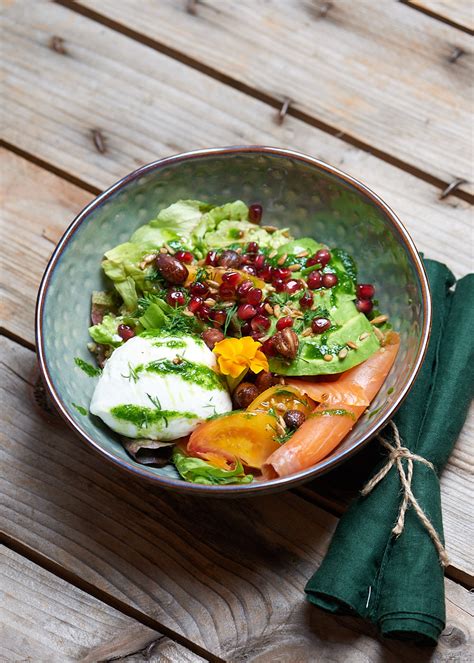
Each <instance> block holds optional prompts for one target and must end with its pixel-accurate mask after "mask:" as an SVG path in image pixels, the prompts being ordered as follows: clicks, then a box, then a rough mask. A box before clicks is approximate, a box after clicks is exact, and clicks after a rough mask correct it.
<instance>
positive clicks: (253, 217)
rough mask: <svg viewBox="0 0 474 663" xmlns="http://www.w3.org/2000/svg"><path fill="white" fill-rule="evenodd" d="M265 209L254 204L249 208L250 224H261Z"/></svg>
mask: <svg viewBox="0 0 474 663" xmlns="http://www.w3.org/2000/svg"><path fill="white" fill-rule="evenodd" d="M262 214H263V207H262V206H261V205H259V204H258V203H254V204H253V205H250V207H249V221H250V223H260V221H261V220H262Z"/></svg>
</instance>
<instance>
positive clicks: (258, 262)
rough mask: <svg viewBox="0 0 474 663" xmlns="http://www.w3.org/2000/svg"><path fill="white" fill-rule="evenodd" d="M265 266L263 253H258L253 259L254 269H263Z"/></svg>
mask: <svg viewBox="0 0 474 663" xmlns="http://www.w3.org/2000/svg"><path fill="white" fill-rule="evenodd" d="M265 266H266V262H265V256H264V255H263V253H259V255H258V256H257V257H256V258H255V269H263V268H264V267H265Z"/></svg>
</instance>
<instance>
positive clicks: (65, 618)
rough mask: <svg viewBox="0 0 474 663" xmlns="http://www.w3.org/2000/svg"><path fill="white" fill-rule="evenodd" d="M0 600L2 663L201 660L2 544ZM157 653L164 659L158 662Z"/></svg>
mask: <svg viewBox="0 0 474 663" xmlns="http://www.w3.org/2000/svg"><path fill="white" fill-rule="evenodd" d="M0 596H1V597H2V599H1V602H0V660H2V661H5V662H11V663H13V662H16V661H35V663H66V662H68V661H81V663H96V661H103V660H105V659H107V660H109V659H114V660H115V659H118V658H119V657H120V660H125V661H128V662H130V663H131V662H132V661H138V660H139V658H138V656H141V654H139V652H140V651H141V650H145V651H149V652H150V654H151V655H152V656H154V657H155V660H156V661H157V660H160V661H173V662H175V663H184V662H188V661H189V663H198V662H199V661H202V660H203V659H202V658H200V657H199V656H196V655H195V654H193V653H192V652H190V651H189V650H187V649H185V648H184V647H182V646H181V645H178V644H177V643H175V642H173V641H172V640H169V639H168V638H165V637H164V636H162V635H161V634H160V633H157V632H156V631H153V630H152V629H150V628H147V627H146V626H143V625H142V624H139V623H138V622H136V621H134V620H133V619H131V618H130V617H126V616H125V615H123V614H121V613H120V612H117V610H114V609H113V608H111V607H109V606H108V605H105V604H104V603H101V602H100V601H97V600H96V599H94V598H92V597H91V596H89V595H88V594H86V593H84V592H83V591H81V590H79V589H77V588H76V587H74V586H73V585H71V584H69V583H67V582H65V581H64V580H60V579H59V578H57V577H56V576H54V575H53V574H51V573H49V572H48V571H45V570H44V569H42V568H41V567H39V566H37V565H36V564H33V563H32V562H30V561H29V560H27V559H25V558H24V557H22V556H21V555H18V554H17V553H15V552H12V551H11V550H9V549H8V548H5V547H4V546H2V547H0ZM159 652H163V653H165V654H166V658H161V659H158V658H157V656H158V653H159ZM122 657H124V658H123V659H122ZM141 660H142V661H143V660H144V659H143V657H142V658H141ZM147 660H148V661H151V660H153V658H151V657H150V658H147Z"/></svg>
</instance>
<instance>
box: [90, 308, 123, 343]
mask: <svg viewBox="0 0 474 663" xmlns="http://www.w3.org/2000/svg"><path fill="white" fill-rule="evenodd" d="M121 324H124V317H123V316H121V315H118V316H115V315H112V314H111V313H109V314H108V315H105V316H104V319H103V320H102V322H101V323H100V324H98V325H93V326H92V327H89V334H90V336H91V338H92V339H93V340H94V341H95V342H96V343H102V344H103V345H110V346H112V347H113V348H117V347H118V346H119V345H121V344H122V343H123V340H122V339H121V338H120V336H119V335H118V333H117V328H118V326H119V325H121Z"/></svg>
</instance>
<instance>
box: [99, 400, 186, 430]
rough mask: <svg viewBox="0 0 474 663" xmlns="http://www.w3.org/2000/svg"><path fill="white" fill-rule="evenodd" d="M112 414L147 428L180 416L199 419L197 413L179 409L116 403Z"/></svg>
mask: <svg viewBox="0 0 474 663" xmlns="http://www.w3.org/2000/svg"><path fill="white" fill-rule="evenodd" d="M110 413H111V414H112V416H114V417H115V418H116V419H121V420H122V421H129V422H130V423H131V424H135V426H136V427H137V428H147V427H148V426H151V425H152V424H157V423H163V424H164V425H165V426H167V425H168V421H169V420H170V419H177V418H179V417H181V418H184V419H197V418H198V417H197V415H195V414H193V413H192V412H178V411H177V410H159V409H155V410H154V409H153V408H151V407H142V406H140V405H130V404H126V405H116V406H115V407H113V408H112V409H111V410H110Z"/></svg>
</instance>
